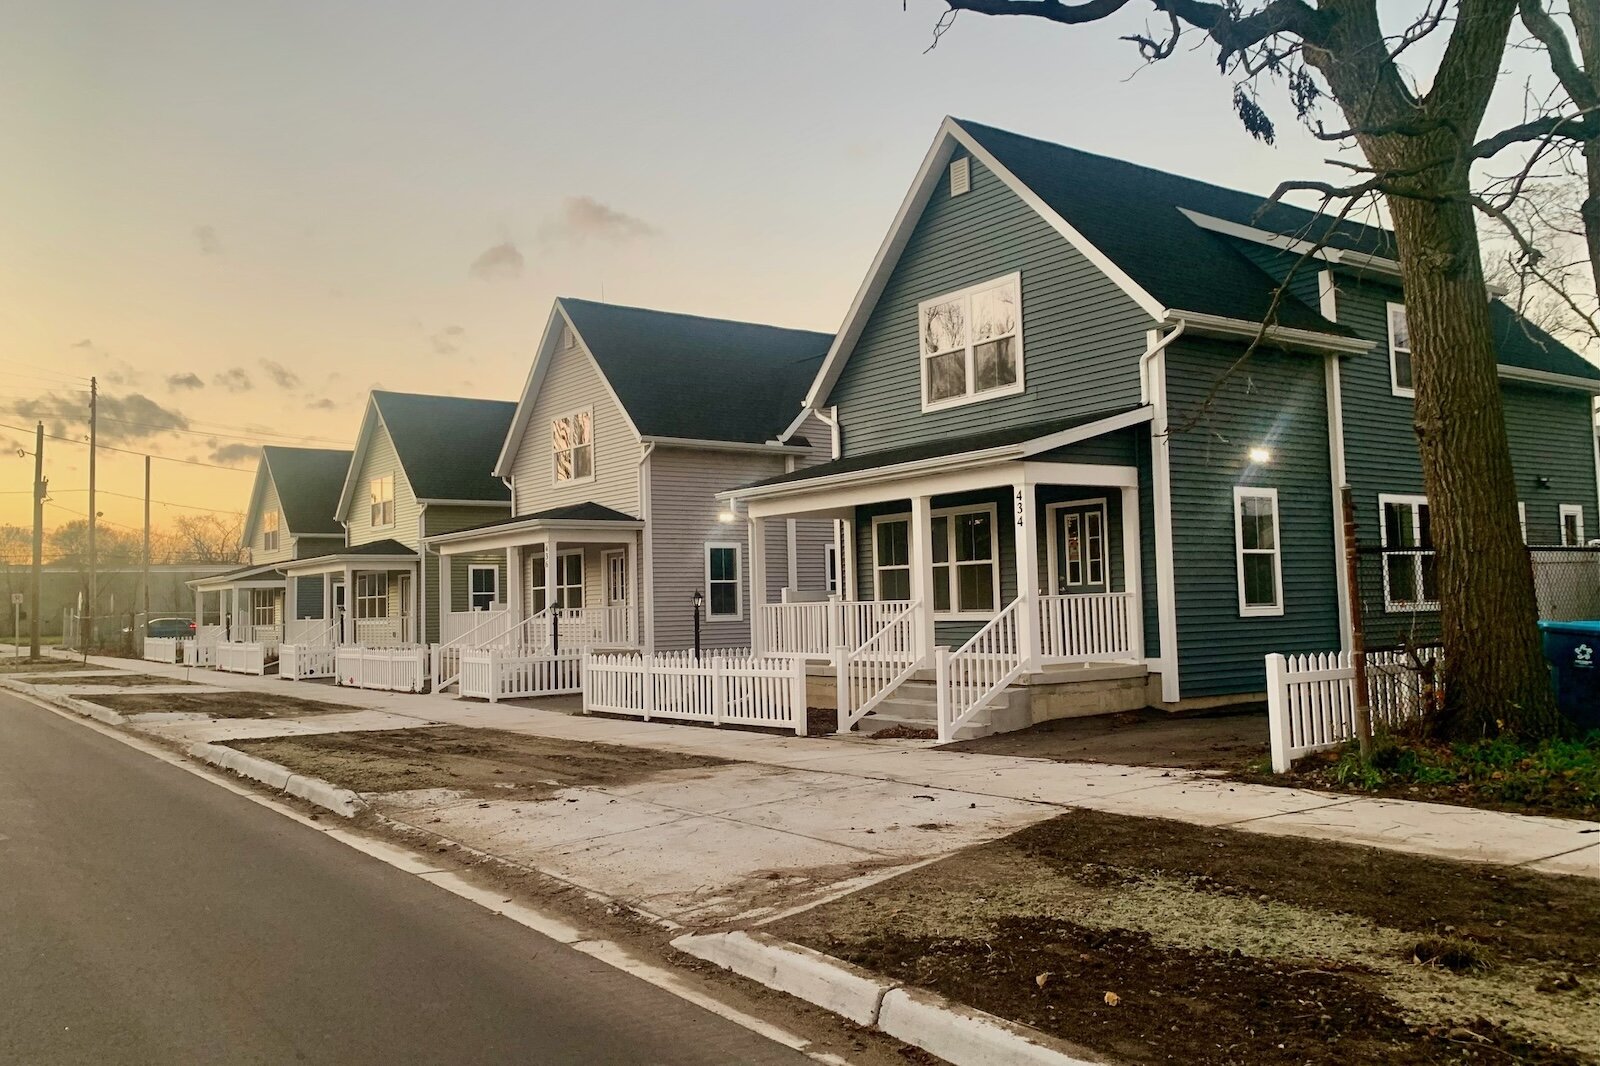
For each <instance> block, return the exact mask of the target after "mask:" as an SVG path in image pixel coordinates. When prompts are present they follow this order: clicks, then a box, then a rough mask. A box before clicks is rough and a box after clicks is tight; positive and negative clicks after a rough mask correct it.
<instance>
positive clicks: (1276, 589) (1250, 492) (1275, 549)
mask: <svg viewBox="0 0 1600 1066" xmlns="http://www.w3.org/2000/svg"><path fill="white" fill-rule="evenodd" d="M1248 499H1257V500H1271V501H1272V547H1271V548H1249V549H1247V548H1245V546H1244V515H1243V511H1244V508H1243V507H1242V506H1241V504H1243V503H1244V501H1245V500H1248ZM1269 552H1270V553H1271V555H1272V582H1273V589H1272V593H1273V597H1272V599H1273V602H1271V603H1250V602H1249V600H1248V598H1247V597H1246V594H1245V587H1244V557H1245V555H1247V554H1251V555H1266V554H1268V553H1269ZM1233 565H1234V570H1235V571H1236V572H1237V575H1238V578H1239V617H1240V618H1262V617H1267V616H1273V615H1281V614H1283V601H1284V596H1283V535H1282V532H1281V530H1280V529H1279V522H1278V490H1277V489H1272V488H1262V487H1260V486H1256V485H1235V486H1234V487H1233Z"/></svg>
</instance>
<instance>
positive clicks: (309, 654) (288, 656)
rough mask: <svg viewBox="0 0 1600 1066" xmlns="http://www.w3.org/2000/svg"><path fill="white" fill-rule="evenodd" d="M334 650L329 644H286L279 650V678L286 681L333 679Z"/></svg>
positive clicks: (334, 669)
mask: <svg viewBox="0 0 1600 1066" xmlns="http://www.w3.org/2000/svg"><path fill="white" fill-rule="evenodd" d="M334 658H335V657H334V648H333V647H332V646H331V645H328V644H284V645H281V646H280V647H279V648H278V676H279V677H280V678H282V679H283V680H285V681H309V680H310V679H311V678H314V677H332V676H334V674H335V672H336V664H335V662H334Z"/></svg>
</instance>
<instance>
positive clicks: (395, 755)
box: [229, 726, 729, 799]
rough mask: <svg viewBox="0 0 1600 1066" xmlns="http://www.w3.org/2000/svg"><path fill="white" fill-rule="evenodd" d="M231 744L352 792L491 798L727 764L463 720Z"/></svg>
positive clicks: (541, 793) (535, 795)
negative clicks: (436, 791)
mask: <svg viewBox="0 0 1600 1066" xmlns="http://www.w3.org/2000/svg"><path fill="white" fill-rule="evenodd" d="M229 746H230V747H234V748H238V749H239V750H241V751H247V752H249V753H250V754H251V755H257V756H260V757H261V758H263V759H270V760H271V761H272V762H275V763H279V764H281V765H283V766H287V767H289V769H291V770H293V771H295V772H296V773H303V774H310V775H312V776H314V777H320V778H323V779H324V780H327V781H332V782H333V783H334V784H336V785H340V786H342V787H344V788H348V789H351V790H353V791H356V792H400V791H408V790H411V789H424V788H447V789H455V790H460V791H463V792H467V793H470V794H474V795H483V796H493V797H495V798H496V799H512V798H535V799H537V798H542V797H545V796H549V795H552V794H553V793H555V792H557V791H559V790H561V789H563V788H570V787H573V786H579V785H615V784H627V783H629V782H633V781H639V780H643V779H644V778H646V777H649V776H650V775H652V774H655V773H659V772H661V771H664V770H692V769H703V768H706V767H713V766H726V765H729V764H728V762H727V761H726V760H724V759H714V758H708V757H705V756H699V755H679V754H677V753H675V752H668V751H650V750H647V749H644V748H624V747H617V746H616V745H612V744H590V743H586V742H583V741H573V740H551V739H548V738H545V737H530V736H524V735H522V734H520V733H506V732H501V731H500V730H495V729H473V728H468V727H463V726H437V727H431V728H420V729H388V730H378V731H373V732H363V733H324V734H318V735H313V736H299V737H266V738H261V739H258V740H234V741H229Z"/></svg>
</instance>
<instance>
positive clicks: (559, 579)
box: [534, 548, 589, 610]
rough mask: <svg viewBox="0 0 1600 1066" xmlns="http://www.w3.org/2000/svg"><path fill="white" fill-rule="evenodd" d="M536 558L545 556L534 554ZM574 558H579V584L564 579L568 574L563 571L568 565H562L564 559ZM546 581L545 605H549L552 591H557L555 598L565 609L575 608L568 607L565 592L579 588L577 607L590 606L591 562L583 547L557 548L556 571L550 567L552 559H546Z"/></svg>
mask: <svg viewBox="0 0 1600 1066" xmlns="http://www.w3.org/2000/svg"><path fill="white" fill-rule="evenodd" d="M534 558H536V559H537V558H543V557H542V556H534ZM574 558H575V559H577V560H578V582H577V584H571V583H569V582H567V581H565V580H563V578H564V577H565V576H566V575H565V574H564V573H563V571H565V570H566V567H564V566H563V565H562V561H563V560H565V559H574ZM544 581H545V605H546V606H549V604H550V602H551V601H550V593H552V592H554V593H555V599H556V601H558V602H560V603H561V605H562V609H563V610H570V609H573V608H570V607H568V605H567V602H566V600H567V597H566V595H565V594H566V592H567V591H568V590H570V589H577V590H578V599H579V600H580V601H581V602H580V604H579V607H578V608H577V609H580V610H581V609H582V608H583V607H587V606H589V564H588V560H587V559H585V558H584V552H583V549H582V548H557V549H556V565H555V570H554V572H552V571H551V569H550V560H549V559H545V572H544Z"/></svg>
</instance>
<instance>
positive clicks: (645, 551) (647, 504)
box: [638, 441, 656, 655]
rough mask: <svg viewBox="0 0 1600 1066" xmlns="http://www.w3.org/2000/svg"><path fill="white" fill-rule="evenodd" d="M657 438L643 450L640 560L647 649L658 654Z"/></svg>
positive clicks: (640, 480)
mask: <svg viewBox="0 0 1600 1066" xmlns="http://www.w3.org/2000/svg"><path fill="white" fill-rule="evenodd" d="M655 450H656V445H655V442H654V441H649V442H647V443H646V444H645V446H644V450H643V451H642V452H640V453H639V511H640V514H639V517H640V518H642V519H644V529H643V530H641V531H640V536H639V540H640V545H639V554H640V556H641V558H640V560H639V569H640V571H641V572H640V574H639V577H638V582H639V608H638V609H639V612H640V614H642V615H643V616H644V652H645V654H646V655H654V654H655V650H656V564H655V547H654V544H655V536H654V531H655V523H654V522H653V521H651V517H650V512H651V510H652V508H651V500H650V456H651V455H653V454H654V453H655Z"/></svg>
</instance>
